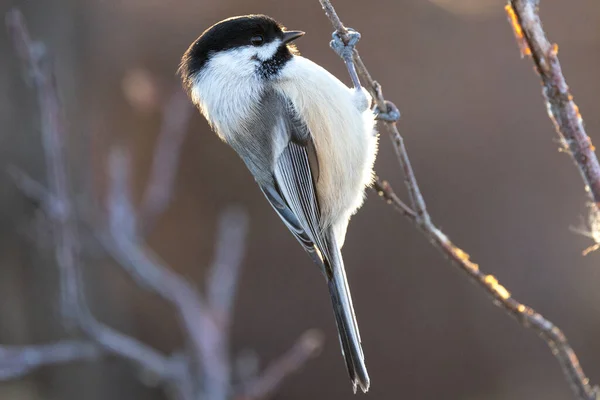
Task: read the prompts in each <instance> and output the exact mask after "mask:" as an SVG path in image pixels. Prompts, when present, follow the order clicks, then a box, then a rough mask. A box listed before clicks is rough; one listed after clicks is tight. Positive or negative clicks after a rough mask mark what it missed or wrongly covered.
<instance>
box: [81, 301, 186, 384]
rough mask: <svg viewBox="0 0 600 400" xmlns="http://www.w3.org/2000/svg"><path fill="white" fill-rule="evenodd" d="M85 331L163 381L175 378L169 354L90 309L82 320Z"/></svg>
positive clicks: (106, 347)
mask: <svg viewBox="0 0 600 400" xmlns="http://www.w3.org/2000/svg"><path fill="white" fill-rule="evenodd" d="M80 326H81V328H82V329H83V331H84V332H85V333H86V334H87V335H88V336H89V337H90V338H91V339H93V340H94V341H95V342H96V343H98V344H99V345H100V346H102V348H103V349H104V350H106V351H108V352H110V353H112V354H114V355H117V356H119V357H122V358H124V359H126V360H128V361H131V362H133V363H134V364H136V365H137V366H138V367H139V368H140V369H141V370H143V371H147V372H150V373H152V374H153V375H154V376H155V377H156V378H157V379H158V380H160V381H161V382H163V381H165V382H168V381H169V380H171V379H173V378H174V377H173V371H177V368H174V365H173V364H174V363H175V362H173V361H172V360H171V359H169V358H168V357H167V356H165V355H163V354H161V353H160V352H158V351H157V350H155V349H153V348H152V347H150V346H148V345H146V344H144V343H142V342H141V341H139V340H137V339H135V338H134V337H132V336H128V335H125V334H123V333H121V332H119V331H117V330H116V329H113V328H111V327H109V326H108V325H105V324H103V323H101V322H99V321H97V320H96V319H95V318H94V317H93V316H92V315H91V314H90V313H89V311H87V310H86V311H83V312H82V316H81V321H80Z"/></svg>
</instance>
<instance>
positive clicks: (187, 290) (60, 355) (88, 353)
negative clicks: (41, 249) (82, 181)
mask: <svg viewBox="0 0 600 400" xmlns="http://www.w3.org/2000/svg"><path fill="white" fill-rule="evenodd" d="M6 21H7V25H8V27H9V30H10V32H11V33H12V36H13V41H14V44H15V47H16V49H17V51H18V53H19V56H20V58H21V60H22V62H23V64H24V65H25V66H26V68H27V71H28V73H30V75H31V78H32V83H33V85H34V87H35V89H36V93H37V95H38V103H39V108H40V113H41V115H42V137H43V141H44V155H45V157H46V160H47V169H48V178H47V179H48V185H49V189H47V188H45V187H44V185H42V184H40V183H39V182H37V181H35V180H34V179H32V178H31V177H29V176H28V175H26V174H25V173H24V172H22V171H21V170H19V169H18V168H16V167H12V168H10V169H9V174H10V175H11V177H12V178H13V179H14V181H15V183H16V185H17V186H18V187H19V188H20V189H21V190H22V191H23V192H24V194H25V195H27V196H29V197H31V198H33V199H35V200H36V201H37V202H39V204H40V205H41V207H42V210H43V211H44V212H45V213H46V214H47V215H48V217H49V219H50V220H51V221H52V230H53V237H54V240H55V245H56V262H57V265H58V267H59V272H60V276H61V285H60V292H61V295H62V299H61V304H62V306H63V315H64V317H65V322H66V323H68V324H69V325H71V326H72V327H77V328H79V330H80V331H82V332H83V333H85V335H86V336H87V337H88V338H89V339H90V341H89V342H87V341H75V340H73V341H69V340H65V341H62V342H58V343H54V344H47V345H31V346H0V380H4V379H12V378H16V377H19V376H22V375H24V374H26V373H28V372H30V371H32V370H33V369H35V368H37V367H40V366H42V365H50V364H60V363H66V362H70V361H76V360H94V359H96V358H98V357H99V356H100V355H101V354H102V353H111V354H114V355H118V356H120V357H122V358H124V359H126V360H129V361H131V362H133V363H134V364H136V365H137V366H139V367H140V368H141V369H142V370H143V371H145V372H147V373H150V374H152V376H153V380H154V381H158V382H160V383H162V384H164V385H165V386H166V387H168V388H169V389H171V390H172V391H173V392H174V394H175V396H176V398H177V399H182V400H196V399H198V398H203V399H207V400H227V399H228V398H229V397H231V395H232V394H233V393H231V387H232V378H231V371H230V370H231V367H230V360H229V347H228V340H229V337H228V328H229V326H230V324H231V319H232V312H233V302H234V299H235V293H236V288H237V282H238V280H239V271H240V267H241V262H242V259H243V256H244V253H245V241H246V235H247V230H248V217H247V215H246V213H245V212H244V211H242V210H240V209H238V208H230V209H228V210H226V211H225V212H224V213H223V214H222V216H221V219H220V222H219V231H218V235H217V236H218V237H217V245H216V254H215V261H214V264H213V266H212V268H211V270H210V271H209V278H208V284H207V292H208V301H207V302H205V301H204V299H203V298H202V296H201V295H200V293H199V292H198V291H197V289H196V288H195V287H194V285H193V284H192V283H190V282H189V281H187V280H186V279H185V278H184V277H183V276H180V275H179V274H177V273H176V272H175V271H173V270H172V269H170V268H169V267H167V266H165V265H163V264H162V263H161V262H160V261H159V259H158V257H157V256H155V255H154V254H153V253H152V251H151V250H150V249H148V248H147V247H146V246H145V244H144V243H143V240H142V238H143V236H144V234H145V233H147V231H148V229H150V228H151V227H152V225H153V223H154V221H155V219H156V218H157V217H158V216H159V215H160V214H161V213H162V212H163V211H164V210H165V209H166V207H167V206H168V205H169V202H170V200H171V197H172V192H173V186H174V179H175V173H176V167H177V165H178V159H179V155H180V149H181V145H182V142H183V138H184V135H185V131H186V129H185V128H186V126H187V122H188V120H189V116H190V112H191V106H190V105H189V104H188V102H187V98H186V97H185V96H184V95H183V94H182V93H180V92H176V93H175V94H174V95H173V97H172V98H171V100H170V101H169V103H168V104H167V106H166V108H165V112H164V123H163V127H162V129H161V133H160V135H159V138H158V142H157V145H156V151H155V154H154V158H153V164H152V168H151V173H150V178H149V180H148V184H147V187H146V190H145V192H144V196H143V200H142V205H141V207H140V212H137V211H136V210H135V208H134V206H133V203H132V201H131V193H130V190H131V182H130V178H131V170H130V164H131V163H130V159H129V154H128V152H127V151H126V150H124V149H119V148H117V149H116V150H113V151H112V152H111V153H110V155H109V162H108V175H109V183H110V184H109V194H108V200H107V210H108V222H107V223H106V222H105V223H104V225H106V226H104V227H101V228H99V227H97V226H92V227H91V228H92V230H93V232H94V234H95V236H96V237H97V238H98V239H99V241H100V242H101V244H103V246H104V248H105V250H106V251H107V252H108V253H109V254H110V255H111V256H112V257H113V258H114V259H115V260H116V261H117V262H118V263H119V264H120V265H121V266H122V268H124V269H125V270H126V271H127V272H128V273H129V274H130V275H131V277H132V278H133V279H134V280H135V281H136V282H137V283H138V284H139V285H140V286H143V287H145V288H147V289H148V290H150V291H152V292H153V293H156V294H158V295H159V296H161V297H162V298H163V299H165V300H166V301H168V302H170V303H171V304H172V305H173V306H174V307H175V309H176V310H177V312H178V315H179V319H180V322H181V326H182V329H183V331H184V332H185V333H186V334H187V336H188V340H189V342H190V344H191V348H192V351H191V354H189V355H187V354H184V355H183V356H181V354H180V353H175V354H174V355H172V356H166V355H163V354H161V353H160V352H159V351H157V350H155V349H154V348H152V347H150V346H148V345H146V344H144V343H142V342H141V341H139V340H137V339H135V338H134V337H131V336H128V335H125V334H123V333H121V332H119V331H117V330H115V329H113V328H111V327H109V326H107V325H105V324H103V323H101V322H99V321H97V320H96V319H95V318H94V317H93V315H92V314H91V312H90V310H89V309H88V306H87V304H86V302H85V296H84V293H83V292H84V291H83V284H82V282H81V278H80V273H81V271H80V268H81V261H80V254H79V253H80V251H81V250H80V245H79V241H78V238H79V236H78V232H77V224H76V218H77V216H76V215H75V209H74V206H73V204H74V202H73V201H72V198H71V193H70V189H69V185H68V184H69V177H68V168H67V165H66V160H67V159H68V157H67V154H66V142H67V137H66V131H65V129H64V125H63V122H62V109H61V106H60V102H59V98H58V95H57V87H56V81H55V76H54V71H53V69H52V63H51V62H50V60H49V57H48V54H47V52H46V50H45V47H44V45H43V44H41V43H39V42H33V41H31V39H30V36H29V33H28V31H27V28H26V26H25V22H24V20H23V17H22V15H21V13H20V12H19V11H17V10H14V11H11V12H10V13H8V14H7V18H6ZM138 215H139V217H138ZM140 222H141V223H140ZM94 225H95V224H94ZM311 335H312V336H306V335H305V336H303V338H302V339H301V340H300V342H299V343H298V344H297V345H296V346H294V348H293V349H292V350H291V351H290V353H288V354H286V355H285V356H284V357H282V359H281V360H280V362H279V364H275V365H276V366H277V365H278V367H277V368H276V369H275V370H274V369H273V367H270V368H268V369H267V370H266V371H265V373H264V375H262V377H261V378H260V379H259V380H258V381H257V382H256V388H257V389H256V393H258V394H264V395H265V396H266V395H267V394H270V393H272V392H273V391H274V390H275V389H276V388H277V387H278V385H279V384H280V383H281V381H282V380H283V379H284V378H285V377H286V376H287V375H289V374H291V373H292V372H294V371H296V370H297V369H298V368H300V367H301V366H302V365H303V364H304V363H305V362H307V361H308V359H309V358H310V356H311V355H313V354H315V353H316V352H317V350H318V349H319V348H320V347H321V344H322V343H321V342H322V341H321V340H317V339H315V337H318V335H317V334H316V333H314V332H313V333H312V334H311Z"/></svg>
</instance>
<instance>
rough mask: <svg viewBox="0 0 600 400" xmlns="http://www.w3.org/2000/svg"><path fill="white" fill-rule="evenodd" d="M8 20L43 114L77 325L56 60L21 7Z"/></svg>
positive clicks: (65, 294) (67, 298)
mask: <svg viewBox="0 0 600 400" xmlns="http://www.w3.org/2000/svg"><path fill="white" fill-rule="evenodd" d="M6 24H7V26H8V29H9V31H10V33H11V36H12V40H13V44H14V47H15V48H16V49H17V52H18V54H19V57H20V58H21V61H22V63H23V65H24V66H25V68H26V70H27V72H28V73H29V74H30V77H31V82H32V83H33V85H34V87H35V90H36V93H37V100H38V106H39V109H40V115H41V128H42V143H43V146H44V154H45V156H46V169H47V172H48V187H49V191H50V193H51V198H52V199H53V202H52V203H53V205H54V207H53V208H54V210H60V212H56V213H54V214H55V215H53V217H54V221H55V223H54V224H53V236H54V238H55V241H56V252H55V256H56V261H57V264H58V266H59V268H60V269H61V274H60V276H61V280H62V284H61V287H62V290H61V310H62V313H63V317H64V318H65V322H67V323H68V324H71V325H73V324H74V321H75V320H76V318H77V314H78V312H79V310H78V304H79V303H78V296H79V293H78V290H79V289H78V280H79V276H78V272H77V269H76V268H77V267H76V259H75V253H76V251H77V249H78V248H79V243H78V240H77V235H76V233H75V227H74V221H73V218H72V215H71V214H72V204H71V202H70V200H69V195H70V193H69V189H68V171H67V168H64V167H63V163H64V160H66V159H67V156H66V154H65V147H66V142H67V138H66V133H65V130H64V123H63V116H62V111H61V104H60V100H59V98H58V94H57V88H56V79H55V76H54V70H53V68H52V62H51V61H50V60H49V57H48V54H47V51H46V48H45V46H44V45H43V44H42V43H40V42H35V41H32V40H31V37H30V35H29V32H28V30H27V27H26V26H25V21H24V20H23V16H22V14H21V13H20V12H19V11H18V10H13V11H10V12H9V13H7V16H6Z"/></svg>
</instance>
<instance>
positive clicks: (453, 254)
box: [320, 0, 600, 400]
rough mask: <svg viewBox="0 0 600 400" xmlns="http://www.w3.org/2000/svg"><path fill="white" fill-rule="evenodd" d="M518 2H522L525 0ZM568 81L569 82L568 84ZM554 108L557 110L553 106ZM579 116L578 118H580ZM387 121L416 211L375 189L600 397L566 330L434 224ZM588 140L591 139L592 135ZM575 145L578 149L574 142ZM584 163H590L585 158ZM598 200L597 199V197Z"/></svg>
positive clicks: (584, 392) (582, 390)
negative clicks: (517, 295) (488, 271)
mask: <svg viewBox="0 0 600 400" xmlns="http://www.w3.org/2000/svg"><path fill="white" fill-rule="evenodd" d="M320 2H321V5H322V6H323V9H324V10H325V13H326V15H327V17H328V18H329V19H330V20H331V23H332V25H333V27H334V28H335V29H336V31H337V32H338V34H339V35H340V36H341V37H342V39H343V40H346V39H344V38H345V35H346V33H347V30H346V28H345V27H344V25H343V24H342V22H341V21H340V19H339V17H338V16H337V14H336V12H335V10H334V8H333V6H332V4H331V2H330V1H329V0H320ZM517 2H518V3H521V1H517ZM528 3H530V5H529V6H528V7H533V5H531V2H528ZM536 3H537V2H536ZM527 12H528V13H529V15H531V13H533V12H534V10H533V9H528V11H527ZM540 29H541V28H540ZM543 54H550V52H546V53H543ZM553 57H555V56H553ZM354 61H355V63H356V68H357V71H358V72H359V74H360V75H361V77H363V79H364V77H367V79H366V80H365V81H366V84H367V86H366V88H367V89H368V90H369V92H370V93H371V95H372V96H373V97H374V101H375V103H376V105H377V107H378V108H379V110H380V111H383V112H384V113H389V112H390V111H395V110H396V109H395V106H393V103H390V102H388V101H386V100H385V99H384V97H383V94H382V91H381V86H380V85H379V84H378V83H377V82H376V81H374V80H373V79H372V78H371V76H370V74H369V73H368V71H367V69H366V67H365V65H364V64H363V63H362V60H361V59H360V56H359V53H358V51H357V50H356V49H355V50H354ZM544 62H546V61H544ZM553 65H554V66H555V67H556V66H558V60H556V63H555V64H553ZM548 82H550V79H549V80H548ZM562 82H563V83H564V80H563V81H562ZM560 86H561V88H562V89H564V90H563V92H562V93H568V92H566V84H564V85H560ZM549 87H552V86H549ZM557 95H558V98H560V99H561V103H559V104H557V105H556V106H557V107H558V108H557V111H560V112H559V114H560V115H562V114H561V113H562V111H561V108H560V104H562V103H564V100H565V99H564V98H563V97H564V96H562V95H561V92H558V93H557ZM561 96H562V97H561ZM549 101H550V100H549ZM552 101H554V100H552ZM568 101H571V100H570V98H569V99H568ZM571 103H572V102H571ZM551 104H552V103H551ZM383 105H385V108H384V107H383ZM573 106H574V104H573ZM553 107H555V106H554V105H553ZM573 110H574V109H571V111H573ZM398 114H399V113H398ZM567 114H568V113H567ZM575 115H576V116H578V114H575ZM561 118H563V117H561ZM565 118H566V117H565ZM563 119H564V118H563ZM563 119H560V120H559V124H563V123H567V122H566V121H568V119H565V120H564V121H563ZM384 123H385V125H386V127H387V128H388V131H389V133H390V136H391V138H392V143H393V145H394V149H395V151H396V154H397V156H398V160H399V162H400V165H401V167H402V170H403V172H404V179H405V183H406V186H407V188H408V193H409V195H410V200H411V205H412V209H411V208H410V207H408V206H407V205H406V204H404V203H403V202H402V201H401V200H400V198H399V197H398V196H397V195H396V194H395V192H394V190H393V189H392V187H391V186H390V185H389V183H387V182H385V181H383V182H382V181H377V183H376V185H375V187H376V189H377V191H378V193H379V195H380V196H381V197H382V198H383V199H385V200H386V201H387V202H388V203H389V204H391V205H393V206H394V208H395V209H396V210H397V211H399V212H400V213H401V214H402V215H404V216H405V217H406V218H408V219H409V220H410V221H411V222H412V223H413V224H415V225H416V226H417V227H418V228H419V229H420V230H421V232H423V233H424V234H425V236H426V237H427V239H428V240H429V242H430V243H431V244H432V245H434V246H435V247H436V248H437V249H438V250H440V251H441V252H442V253H443V254H444V255H445V256H446V258H448V260H449V261H450V262H451V263H452V264H453V265H454V266H456V267H457V268H459V269H460V270H461V271H463V272H464V273H466V274H467V276H468V277H469V278H470V279H471V280H472V281H473V282H475V283H476V284H477V285H478V286H479V287H480V288H482V289H483V290H484V291H485V292H486V293H487V294H488V295H489V296H490V297H491V298H492V300H493V303H494V304H495V305H497V306H498V307H500V308H501V309H503V310H504V311H505V312H506V313H507V314H508V315H510V316H512V317H514V318H515V319H516V320H517V321H518V322H519V323H520V324H521V326H523V327H524V328H529V329H532V330H533V331H534V332H536V333H537V334H538V336H539V337H540V338H542V339H543V340H544V341H545V342H546V344H547V345H548V346H549V347H550V349H551V351H552V354H553V355H554V356H555V357H556V359H557V360H558V362H559V364H560V365H561V367H562V370H563V373H564V375H565V377H566V378H567V380H568V381H569V383H570V384H571V386H572V388H573V391H574V392H575V394H576V396H577V398H578V399H582V400H583V399H585V400H592V399H596V396H598V392H599V391H598V389H597V388H595V387H594V388H593V387H592V386H591V385H590V384H589V380H588V378H587V377H586V376H585V374H584V372H583V370H582V368H581V366H580V364H579V360H578V358H577V356H576V355H575V352H574V351H573V349H572V348H571V346H570V345H569V342H568V341H567V338H566V336H565V335H564V334H563V332H562V331H561V330H560V329H559V328H558V327H557V326H556V325H554V324H553V323H552V322H550V321H549V320H547V319H546V318H544V317H543V316H542V315H541V314H539V313H537V312H536V311H535V310H533V309H532V308H530V307H528V306H526V305H524V304H522V303H520V302H518V301H517V300H515V299H514V298H513V297H512V296H511V294H510V293H509V291H508V290H507V289H506V288H505V287H504V286H502V285H501V284H500V283H498V280H497V279H496V278H495V277H493V276H492V275H486V274H484V273H483V272H481V271H480V270H479V266H478V265H477V264H475V263H473V262H472V261H470V259H469V255H468V254H467V253H465V252H464V251H463V250H462V249H460V248H459V247H457V246H455V245H454V244H453V243H452V242H451V241H450V240H449V239H448V237H447V236H446V235H445V234H444V233H443V232H442V231H440V230H439V229H438V228H437V227H436V226H435V225H434V224H433V223H432V221H431V217H430V216H429V213H428V212H427V208H426V205H425V200H424V198H423V195H422V194H421V190H420V189H419V185H418V182H417V179H416V177H415V174H414V171H413V169H412V166H411V163H410V159H409V156H408V152H407V150H406V147H405V145H404V140H403V138H402V136H401V135H400V133H399V131H398V128H397V126H396V122H395V121H394V120H393V119H388V118H384ZM577 126H581V123H580V122H579V121H578V125H577ZM577 129H579V128H577ZM578 132H580V133H581V132H583V131H582V129H581V130H578ZM563 134H564V133H563ZM584 135H585V133H584ZM585 137H586V138H587V136H585ZM588 140H589V139H588ZM580 143H587V146H588V147H587V148H588V150H591V149H590V146H591V144H589V141H584V142H580ZM570 145H571V146H572V144H570ZM583 149H585V147H582V148H581V150H583ZM592 153H593V152H592ZM583 154H586V153H583ZM577 157H578V156H575V158H577ZM579 157H581V156H579ZM586 157H587V156H586ZM589 160H590V159H589V158H586V159H585V161H586V162H588V161H589ZM593 160H596V158H595V155H594V156H593ZM580 161H584V160H583V158H582V157H581V159H580ZM591 163H592V164H594V165H595V166H594V167H593V168H596V166H597V161H591ZM585 171H587V172H585V174H590V178H593V182H596V181H598V176H599V175H597V174H596V172H593V171H588V170H587V169H586V170H585ZM584 176H586V175H584ZM590 183H592V181H590ZM594 184H595V183H594ZM590 190H592V192H593V191H594V190H595V189H594V188H592V187H590ZM598 190H599V192H598V193H600V187H599V188H598ZM594 196H595V195H594ZM594 198H595V199H596V197H594ZM597 199H599V200H600V197H598V198H597Z"/></svg>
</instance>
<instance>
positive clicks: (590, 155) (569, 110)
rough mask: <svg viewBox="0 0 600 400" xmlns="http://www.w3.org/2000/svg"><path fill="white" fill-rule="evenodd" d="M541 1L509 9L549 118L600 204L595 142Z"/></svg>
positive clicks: (519, 0) (525, 0)
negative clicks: (545, 25)
mask: <svg viewBox="0 0 600 400" xmlns="http://www.w3.org/2000/svg"><path fill="white" fill-rule="evenodd" d="M538 6H539V0H511V1H509V4H508V5H507V6H506V11H507V13H508V16H509V20H510V22H511V24H512V26H513V30H514V32H515V36H516V38H517V41H518V43H519V47H520V48H521V54H522V55H530V56H531V59H532V60H533V63H534V64H535V67H536V71H537V73H538V74H539V76H540V78H541V79H542V86H543V90H542V94H543V96H544V100H545V102H546V107H547V109H548V116H549V117H550V119H551V120H552V122H553V123H554V127H555V128H556V131H557V132H558V134H559V135H560V138H561V141H562V142H563V143H564V145H565V147H566V148H567V149H568V150H569V153H570V154H571V157H572V158H573V161H574V162H575V165H577V168H578V169H579V172H580V173H581V177H582V178H583V181H584V183H585V186H586V191H587V193H588V194H589V196H590V197H591V198H592V200H593V201H594V202H595V203H596V204H597V205H599V204H600V164H599V163H598V158H597V157H596V153H595V147H594V146H593V145H592V140H591V139H590V137H589V136H588V135H587V133H586V132H585V128H584V126H583V119H582V117H581V114H580V113H579V107H577V105H576V104H575V102H574V101H573V96H572V95H571V92H570V91H569V86H568V85H567V82H566V81H565V77H564V76H563V74H562V69H561V66H560V62H559V60H558V45H556V44H551V43H550V41H548V38H547V37H546V34H545V32H544V30H543V28H542V22H541V20H540V17H539V15H538Z"/></svg>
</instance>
